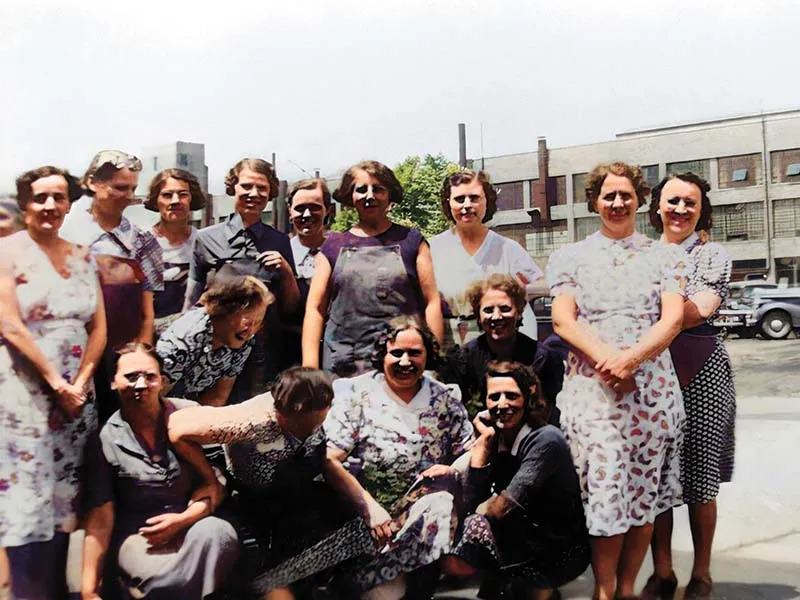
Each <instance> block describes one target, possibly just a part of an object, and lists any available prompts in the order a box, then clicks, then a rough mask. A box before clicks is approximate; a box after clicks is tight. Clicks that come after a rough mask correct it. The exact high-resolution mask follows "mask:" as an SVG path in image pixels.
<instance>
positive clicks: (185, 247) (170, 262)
mask: <svg viewBox="0 0 800 600" xmlns="http://www.w3.org/2000/svg"><path fill="white" fill-rule="evenodd" d="M205 205H206V197H205V194H204V193H203V190H202V189H200V182H199V181H198V180H197V177H195V176H194V175H192V174H191V173H189V171H184V170H183V169H165V170H164V171H161V172H160V173H158V174H157V175H156V176H155V177H153V180H152V181H151V182H150V189H149V190H148V194H147V200H146V201H145V203H144V207H145V208H146V209H147V210H152V211H154V212H157V213H159V215H160V216H161V218H160V219H159V220H158V222H156V223H155V224H154V225H153V227H152V228H151V229H150V232H151V233H152V234H153V236H155V238H156V240H158V243H159V245H160V246H161V251H162V253H163V259H164V289H163V290H162V291H160V292H156V293H155V295H154V296H153V308H154V311H155V329H156V335H161V333H163V332H164V330H165V329H166V328H167V327H169V325H170V323H172V322H173V321H174V320H175V319H177V318H178V317H179V316H180V314H181V313H182V312H183V301H184V298H185V296H186V283H187V281H188V279H189V264H190V263H191V260H192V251H193V250H194V241H195V238H197V229H195V228H194V227H193V226H192V225H191V224H190V223H189V221H190V220H191V218H192V211H193V210H200V209H201V208H203V207H204V206H205Z"/></svg>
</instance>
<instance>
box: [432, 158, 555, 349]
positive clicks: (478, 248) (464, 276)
mask: <svg viewBox="0 0 800 600" xmlns="http://www.w3.org/2000/svg"><path fill="white" fill-rule="evenodd" d="M441 200H442V211H443V212H444V215H445V217H447V220H448V221H450V222H451V223H453V226H452V227H450V229H448V230H447V231H443V232H442V233H440V234H439V235H437V236H434V237H433V238H431V254H432V256H433V267H434V271H435V274H436V282H437V284H438V286H439V290H440V291H441V292H442V296H443V297H444V299H445V300H446V302H447V307H448V310H447V311H446V312H447V316H448V319H447V323H448V325H449V326H448V327H445V341H444V346H445V349H446V350H448V349H449V348H450V347H452V346H453V345H459V346H460V345H463V344H466V343H467V342H470V341H471V340H474V339H475V338H476V337H478V335H480V328H479V327H478V324H477V322H476V320H475V316H474V315H473V312H472V307H471V306H470V303H469V301H468V299H467V294H466V292H467V289H468V288H469V286H470V284H472V283H474V282H476V281H478V280H481V279H485V278H486V277H487V276H488V275H491V274H492V273H507V274H509V275H512V276H514V277H516V278H517V279H518V280H519V282H520V283H521V284H522V286H523V287H524V288H525V290H526V292H527V293H528V295H529V296H531V297H533V296H534V295H536V294H537V293H538V294H539V295H546V294H547V289H546V286H545V285H544V274H543V273H542V270H541V269H540V268H539V266H538V265H537V264H536V263H535V262H534V260H533V258H532V257H531V255H530V254H528V252H527V250H525V248H523V247H522V246H520V245H519V244H518V243H517V242H515V241H514V240H512V239H509V238H507V237H503V236H502V235H500V234H498V233H495V232H494V231H492V230H490V229H489V228H488V227H487V226H486V223H487V222H488V221H490V220H491V218H492V217H493V216H494V213H495V211H496V210H497V191H496V190H495V189H494V187H493V186H492V184H491V182H490V181H489V177H488V175H487V174H486V173H484V172H483V171H470V170H463V171H459V172H457V173H454V174H452V175H449V176H448V177H446V178H445V180H444V182H443V184H442V194H441ZM520 316H521V318H522V324H521V326H520V331H521V332H522V333H524V334H525V335H527V336H528V337H529V338H531V339H534V340H535V339H537V337H538V335H537V331H536V317H535V316H534V314H533V310H532V309H531V307H530V306H529V305H528V304H527V302H526V305H525V307H524V308H523V310H522V312H521V315H520Z"/></svg>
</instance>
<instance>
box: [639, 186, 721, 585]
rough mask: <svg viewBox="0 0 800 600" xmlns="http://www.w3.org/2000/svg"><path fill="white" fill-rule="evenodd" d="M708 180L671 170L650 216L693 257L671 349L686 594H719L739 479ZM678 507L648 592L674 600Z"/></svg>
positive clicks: (660, 533)
mask: <svg viewBox="0 0 800 600" xmlns="http://www.w3.org/2000/svg"><path fill="white" fill-rule="evenodd" d="M710 189H711V188H710V186H709V185H708V183H707V182H706V181H705V180H704V179H702V178H700V177H698V176H697V175H695V174H694V173H681V174H675V175H672V174H671V175H668V176H667V177H666V178H664V180H662V181H661V183H659V184H658V185H657V186H656V187H655V188H654V189H653V202H652V204H651V206H650V222H651V223H652V225H653V227H655V229H656V231H658V232H660V233H662V234H663V235H662V236H661V241H662V242H664V243H666V244H677V245H678V246H679V247H680V248H681V249H683V251H685V252H686V254H687V255H688V258H689V259H690V271H689V283H688V285H687V290H686V301H685V302H684V304H683V332H682V333H681V334H680V335H679V336H678V337H677V338H675V341H674V342H673V343H672V346H671V347H670V350H671V352H672V359H673V361H674V362H675V368H676V370H677V372H678V378H679V379H680V383H681V390H682V392H683V403H684V406H685V409H686V423H685V425H684V430H683V436H684V440H683V449H682V452H681V483H682V484H683V501H684V502H685V503H686V504H687V505H688V506H689V523H690V524H691V529H692V541H693V543H694V565H693V566H692V578H691V581H689V585H688V586H687V587H686V592H685V594H684V597H685V598H707V597H710V596H711V594H712V582H711V548H712V545H713V541H714V530H715V528H716V524H717V501H716V498H717V494H718V493H719V487H720V483H724V482H727V481H730V480H731V477H732V475H733V460H734V441H735V438H734V430H735V425H736V390H735V388H734V385H733V368H732V367H731V361H730V357H729V356H728V352H727V350H725V344H723V343H722V340H720V339H719V338H718V337H717V331H716V329H715V328H714V327H713V326H712V325H711V321H712V320H713V319H714V317H715V315H716V313H717V311H718V310H719V307H720V306H721V305H722V303H723V302H724V301H725V299H726V298H727V296H728V283H729V282H730V276H731V259H730V256H728V253H727V252H726V251H725V249H724V248H723V247H722V246H720V245H719V244H715V243H713V242H708V241H707V232H708V231H710V230H711V211H712V209H711V202H710V201H709V198H708V192H709V190H710ZM672 523H673V520H672V510H671V509H670V510H667V511H666V512H664V513H662V514H660V515H659V516H658V518H657V519H656V523H655V530H654V533H653V542H652V550H653V563H654V566H655V573H654V574H653V575H652V576H651V577H650V579H648V581H647V585H646V586H645V589H644V592H643V597H644V598H646V599H656V598H665V599H669V600H671V599H672V597H673V595H674V594H675V590H676V588H677V586H678V580H677V578H676V577H675V573H674V571H673V570H672V543H671V541H672Z"/></svg>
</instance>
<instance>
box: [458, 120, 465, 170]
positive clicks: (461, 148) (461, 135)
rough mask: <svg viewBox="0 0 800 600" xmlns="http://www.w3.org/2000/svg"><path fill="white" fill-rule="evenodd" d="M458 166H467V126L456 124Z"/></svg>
mask: <svg viewBox="0 0 800 600" xmlns="http://www.w3.org/2000/svg"><path fill="white" fill-rule="evenodd" d="M458 166H459V167H461V168H462V169H463V168H464V167H466V166H467V126H466V124H464V123H459V124H458Z"/></svg>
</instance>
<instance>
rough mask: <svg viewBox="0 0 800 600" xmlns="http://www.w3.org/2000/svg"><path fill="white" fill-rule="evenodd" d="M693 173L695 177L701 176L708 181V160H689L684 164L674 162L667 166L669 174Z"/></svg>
mask: <svg viewBox="0 0 800 600" xmlns="http://www.w3.org/2000/svg"><path fill="white" fill-rule="evenodd" d="M687 171H691V172H692V173H694V174H695V175H699V176H700V177H702V178H703V179H705V180H708V172H709V161H708V160H687V161H683V162H674V163H668V164H667V172H668V173H686V172H687Z"/></svg>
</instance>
